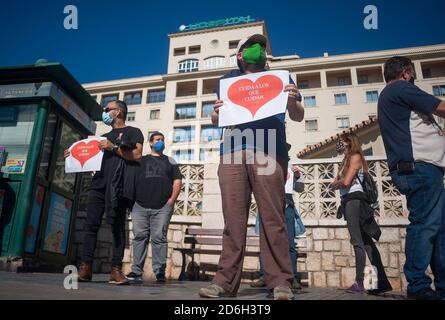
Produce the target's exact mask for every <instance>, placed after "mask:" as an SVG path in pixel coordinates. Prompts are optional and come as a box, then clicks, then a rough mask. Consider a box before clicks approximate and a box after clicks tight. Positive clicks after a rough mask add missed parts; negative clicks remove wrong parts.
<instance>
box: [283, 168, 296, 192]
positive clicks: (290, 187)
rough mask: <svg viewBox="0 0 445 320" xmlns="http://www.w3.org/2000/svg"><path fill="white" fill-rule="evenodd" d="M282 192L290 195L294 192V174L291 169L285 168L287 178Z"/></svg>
mask: <svg viewBox="0 0 445 320" xmlns="http://www.w3.org/2000/svg"><path fill="white" fill-rule="evenodd" d="M284 190H285V192H286V194H292V193H293V191H294V172H293V171H292V169H291V168H287V178H286V184H285V185H284Z"/></svg>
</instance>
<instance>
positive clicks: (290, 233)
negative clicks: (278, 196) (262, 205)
mask: <svg viewBox="0 0 445 320" xmlns="http://www.w3.org/2000/svg"><path fill="white" fill-rule="evenodd" d="M295 210H297V209H296V208H295V207H290V206H288V207H286V210H285V211H284V215H285V217H286V229H287V240H288V242H289V255H290V260H291V262H292V272H293V274H294V277H296V276H297V256H298V251H297V248H296V247H295ZM263 275H264V269H263V263H262V262H261V259H260V277H263Z"/></svg>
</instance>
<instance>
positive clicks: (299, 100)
mask: <svg viewBox="0 0 445 320" xmlns="http://www.w3.org/2000/svg"><path fill="white" fill-rule="evenodd" d="M295 99H297V101H298V102H301V101H303V97H302V96H301V93H300V91H298V92H297V97H296V98H295Z"/></svg>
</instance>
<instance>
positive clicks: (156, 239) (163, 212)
mask: <svg viewBox="0 0 445 320" xmlns="http://www.w3.org/2000/svg"><path fill="white" fill-rule="evenodd" d="M150 147H151V154H149V155H146V156H144V157H142V161H141V166H140V167H139V172H138V174H137V175H136V199H135V200H136V203H135V204H134V207H133V210H132V212H131V218H132V220H133V234H134V239H133V265H132V268H131V272H130V273H129V274H127V279H129V280H130V281H134V282H141V281H142V275H143V273H144V264H145V258H146V257H147V248H148V242H149V239H150V236H151V246H152V266H153V272H154V273H155V274H156V281H157V282H158V283H163V282H165V280H166V278H165V266H166V261H167V249H168V242H167V231H168V225H169V223H170V219H171V216H172V214H173V208H174V205H175V201H176V199H177V198H178V195H179V192H180V191H181V179H182V175H181V172H180V171H179V167H178V165H177V164H176V163H175V161H174V160H173V159H171V158H169V157H167V156H166V155H164V154H163V150H164V147H165V145H164V135H163V134H162V133H160V132H155V133H153V134H152V135H151V136H150Z"/></svg>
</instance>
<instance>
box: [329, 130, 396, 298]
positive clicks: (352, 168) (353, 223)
mask: <svg viewBox="0 0 445 320" xmlns="http://www.w3.org/2000/svg"><path fill="white" fill-rule="evenodd" d="M337 151H338V152H339V153H340V152H341V153H343V154H344V158H343V161H342V163H341V166H340V168H339V174H338V176H337V177H336V178H335V179H334V181H333V182H332V185H331V186H332V188H333V189H340V194H341V196H342V200H343V203H344V217H345V219H346V222H347V226H348V230H349V234H350V236H351V244H352V245H353V247H354V251H355V266H356V267H355V271H356V282H355V283H354V284H353V285H352V286H351V287H350V288H348V289H347V290H348V291H349V292H354V293H364V292H365V288H364V285H363V280H364V270H365V265H366V255H368V258H369V260H370V261H371V264H372V265H373V266H375V267H376V268H377V274H378V289H375V290H369V291H368V293H370V294H378V293H383V292H387V291H391V290H392V287H391V284H390V283H389V281H388V279H387V277H386V273H385V269H384V267H383V264H382V261H381V258H380V253H379V251H378V249H377V247H376V245H375V244H374V241H373V240H372V238H371V236H370V235H369V234H368V233H366V232H365V231H364V229H363V225H362V224H361V223H360V214H361V213H362V210H367V209H369V204H367V202H366V201H365V200H364V199H365V198H366V197H365V196H364V193H363V187H362V184H361V182H363V179H364V176H365V175H367V174H369V173H368V164H367V162H366V160H365V157H364V155H363V151H362V149H361V143H360V140H359V139H358V137H357V135H356V134H354V133H349V134H345V135H343V136H341V138H340V140H339V143H338V147H337ZM359 179H360V180H359Z"/></svg>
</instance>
